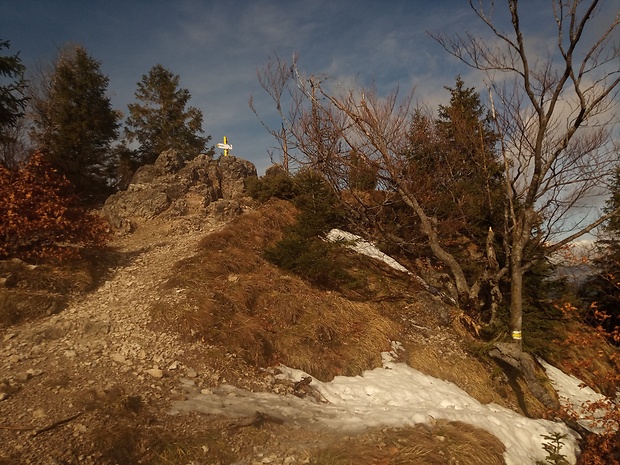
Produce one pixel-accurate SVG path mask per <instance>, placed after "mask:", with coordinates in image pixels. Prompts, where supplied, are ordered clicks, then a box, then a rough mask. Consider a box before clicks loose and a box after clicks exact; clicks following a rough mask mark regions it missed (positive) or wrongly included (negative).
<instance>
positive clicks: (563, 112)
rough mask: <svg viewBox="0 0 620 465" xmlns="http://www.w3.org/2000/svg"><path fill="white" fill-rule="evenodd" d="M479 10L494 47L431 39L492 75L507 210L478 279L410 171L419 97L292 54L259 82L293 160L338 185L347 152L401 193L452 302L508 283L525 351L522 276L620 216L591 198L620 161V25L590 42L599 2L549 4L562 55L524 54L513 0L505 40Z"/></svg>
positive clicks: (514, 328)
mask: <svg viewBox="0 0 620 465" xmlns="http://www.w3.org/2000/svg"><path fill="white" fill-rule="evenodd" d="M483 3H484V2H481V3H480V4H474V2H473V1H471V2H470V5H471V7H472V9H473V11H474V12H475V13H476V14H477V15H478V17H479V18H480V19H481V20H482V22H483V23H484V24H485V25H486V26H488V28H489V30H490V31H491V33H492V35H494V36H495V39H496V40H489V39H485V40H483V39H482V38H479V37H476V36H473V35H466V36H465V37H461V36H458V35H457V36H454V37H452V38H448V37H445V36H436V39H437V40H438V41H439V42H440V43H441V44H442V45H443V46H444V47H445V48H446V49H447V50H448V51H449V52H450V53H452V54H454V55H455V56H457V57H459V58H460V59H462V60H463V61H464V62H465V63H467V64H469V65H470V66H473V67H475V68H477V69H480V70H482V71H485V72H487V79H486V82H487V83H488V85H489V88H490V91H491V102H490V103H491V104H492V108H493V111H494V116H495V118H494V119H495V123H496V125H497V132H498V133H499V135H500V139H501V144H502V156H503V165H504V171H505V173H504V179H505V197H506V202H505V205H506V215H505V225H503V226H500V229H501V230H500V231H499V232H501V236H502V238H503V241H504V250H503V256H504V257H505V259H504V260H503V262H502V263H501V264H500V263H498V261H497V259H496V251H495V250H494V247H493V245H494V234H495V233H496V231H493V230H492V229H490V230H489V232H488V237H487V240H486V244H481V245H482V247H483V248H484V251H483V252H482V257H481V259H480V260H481V265H482V270H481V272H479V273H478V274H477V275H475V276H467V274H466V273H465V271H464V265H465V264H464V263H463V262H462V260H461V261H459V258H458V257H456V256H455V255H454V254H453V253H452V252H451V251H450V250H449V249H448V248H447V247H446V246H445V244H444V243H443V242H442V240H441V237H440V235H439V233H438V228H437V221H436V219H435V218H434V217H433V212H432V211H430V210H428V208H427V207H426V205H425V202H424V201H423V199H422V197H420V195H421V193H420V192H419V191H418V190H416V188H415V182H416V180H415V177H416V175H418V174H419V173H413V172H410V171H411V163H410V160H409V159H408V158H407V155H406V144H407V138H406V134H407V130H408V129H409V126H410V123H411V117H412V114H413V111H412V110H413V108H412V93H406V94H405V95H400V93H399V91H398V89H397V90H395V91H394V92H392V93H391V94H389V95H387V96H386V97H383V98H381V97H379V96H378V95H377V93H376V92H375V90H374V89H373V88H370V89H342V88H340V87H338V86H337V85H336V86H332V87H330V84H331V83H329V82H326V81H325V80H324V79H318V78H316V77H312V76H311V77H303V76H302V75H301V73H300V72H299V71H298V69H297V66H296V58H295V59H294V60H293V62H292V64H291V65H284V64H283V63H282V62H280V61H277V62H276V66H273V65H272V66H268V67H267V68H265V70H263V71H264V74H263V75H262V76H261V75H260V74H259V79H260V81H261V84H262V85H263V87H264V88H265V90H267V91H268V92H269V94H270V95H271V96H272V98H273V99H274V101H275V102H276V106H277V109H278V112H279V114H280V116H281V117H282V121H283V122H284V125H283V128H285V130H282V131H279V130H278V131H276V132H272V134H274V135H275V136H276V137H280V138H282V137H283V134H285V135H286V138H287V139H286V141H287V143H286V146H287V147H288V156H289V157H291V156H293V157H295V156H296V157H297V158H296V159H297V160H299V161H300V162H302V163H303V162H305V163H310V164H313V165H315V166H320V169H321V171H322V172H323V173H326V177H328V179H330V181H331V182H332V185H334V186H335V188H338V186H340V185H342V183H343V179H344V177H343V172H344V171H346V170H347V167H349V166H350V165H351V159H350V154H351V153H352V152H353V153H355V156H356V157H357V158H359V157H362V159H363V161H364V162H365V163H367V164H368V165H369V166H372V167H375V168H376V170H377V173H378V179H379V182H380V185H381V186H380V187H381V189H382V190H384V191H392V192H395V193H397V194H398V196H399V198H400V199H401V200H402V201H403V202H404V203H405V204H406V205H407V206H408V207H409V208H410V209H411V210H412V212H413V213H414V214H415V216H416V218H417V219H418V223H419V225H420V229H421V231H422V232H423V234H424V235H425V237H426V238H427V243H428V246H429V247H430V249H431V250H432V253H433V254H434V256H435V258H436V259H438V260H439V261H440V262H442V263H443V264H444V265H445V267H446V268H447V269H448V270H449V273H450V275H451V277H452V282H453V285H454V288H455V292H454V294H453V297H454V298H455V300H456V301H458V303H459V304H460V305H462V304H465V303H466V302H470V301H472V300H479V299H480V295H479V293H480V291H481V289H482V288H483V284H487V285H488V286H490V287H491V289H492V291H491V296H492V298H494V299H499V298H501V294H500V293H499V292H498V283H499V281H500V280H501V279H502V278H504V277H505V276H509V277H510V282H511V297H510V298H511V302H510V309H511V310H510V312H511V322H510V329H511V332H512V336H513V339H514V340H515V341H517V342H519V344H517V349H519V350H520V347H521V345H520V341H521V329H522V307H523V274H524V273H525V272H526V271H527V270H528V269H529V268H530V267H532V265H534V264H535V263H537V261H539V260H541V259H542V258H544V257H545V256H549V255H550V254H553V253H554V252H555V251H557V250H558V249H560V248H561V247H563V246H564V245H566V244H568V243H569V242H571V241H573V240H575V239H576V238H578V237H580V236H582V235H584V234H586V233H588V232H590V231H592V230H593V229H594V228H596V227H597V226H599V225H600V224H602V223H603V222H604V221H606V219H608V218H609V217H611V216H613V215H618V213H619V212H618V211H617V210H616V211H612V212H608V213H606V214H603V213H601V212H598V211H595V210H596V209H595V208H594V206H595V205H594V204H593V203H592V199H593V197H594V196H596V195H599V194H600V193H602V192H603V191H604V190H605V188H606V183H607V181H608V179H609V175H610V174H611V173H612V170H613V168H614V166H615V165H616V164H617V162H618V144H617V142H616V141H614V140H613V137H614V136H615V137H617V132H614V131H615V128H616V127H617V122H618V121H617V117H616V115H615V114H614V112H613V108H614V106H615V105H616V104H617V93H618V87H619V85H618V84H619V79H620V77H619V75H620V72H619V71H618V68H617V64H616V63H617V59H618V50H619V49H618V46H617V44H614V43H613V42H612V41H613V38H614V35H613V34H614V32H615V31H616V30H617V26H618V21H619V19H618V17H617V16H616V17H615V18H611V20H610V24H609V25H608V26H606V27H604V28H603V29H600V27H599V28H598V29H597V31H599V32H598V33H597V34H596V35H595V36H593V32H592V31H589V30H587V28H586V26H587V25H589V24H590V23H591V21H592V19H593V18H594V16H595V13H597V11H598V4H599V3H600V2H599V1H598V0H591V1H590V2H589V3H588V4H587V5H585V4H584V2H582V1H579V0H574V1H570V2H566V1H559V0H553V2H552V4H553V6H554V8H553V12H554V17H553V19H552V20H553V23H554V24H556V25H557V46H556V48H557V50H555V51H551V50H550V51H549V52H548V54H547V55H546V58H540V55H539V54H538V53H537V51H536V50H529V49H528V45H527V44H528V43H529V41H527V40H526V39H525V37H524V34H523V31H522V27H521V18H520V17H519V9H518V2H517V0H510V1H509V2H508V12H507V13H508V15H509V18H510V21H509V24H510V26H511V29H510V32H509V33H508V32H503V31H502V30H501V29H500V28H499V26H495V25H494V23H493V22H492V20H491V12H490V11H489V12H487V10H484V9H483ZM491 6H493V2H492V1H491ZM595 32H596V31H595ZM586 42H587V43H586ZM543 56H544V55H543ZM273 73H276V74H275V75H274V74H273ZM284 95H286V96H288V97H289V100H288V101H289V103H290V107H288V108H286V107H285V106H284V105H283V99H282V96H284ZM317 121H318V123H317ZM281 145H283V144H281ZM292 154H297V155H292ZM481 188H484V186H481ZM593 215H594V216H593Z"/></svg>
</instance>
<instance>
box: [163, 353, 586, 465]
mask: <svg viewBox="0 0 620 465" xmlns="http://www.w3.org/2000/svg"><path fill="white" fill-rule="evenodd" d="M392 354H393V353H384V354H383V357H384V366H383V367H382V368H376V369H374V370H367V371H365V372H364V373H363V374H362V375H361V376H355V377H346V376H337V377H336V378H334V380H333V381H331V382H329V383H324V382H321V381H319V380H316V379H313V380H312V382H311V386H312V387H314V389H315V390H316V391H317V392H318V393H319V394H320V396H321V397H322V398H323V399H324V400H326V401H327V403H319V402H317V401H316V400H314V399H311V398H309V397H306V398H298V397H295V396H292V395H288V396H282V395H276V394H271V393H255V392H249V391H243V390H241V389H237V388H234V387H231V386H221V387H220V388H217V389H214V390H213V391H210V392H209V391H206V392H205V393H202V394H198V395H194V396H192V397H190V398H188V399H187V400H184V401H179V402H176V403H175V404H174V405H173V408H172V411H171V412H170V413H173V414H176V413H180V412H184V411H185V412H186V411H197V412H202V413H208V414H216V415H217V414H219V415H227V416H230V417H243V416H251V415H253V414H254V413H255V412H256V411H260V412H261V413H267V414H269V415H272V416H274V417H277V418H281V419H283V420H284V421H285V422H287V423H289V424H292V425H299V426H305V427H310V428H320V429H325V428H333V429H335V430H338V431H340V432H344V433H350V434H354V433H359V432H362V431H363V430H365V429H367V428H373V427H380V426H381V427H394V428H398V427H403V426H411V425H414V424H417V423H426V424H433V423H434V422H435V421H436V420H439V419H444V420H448V421H461V422H464V423H468V424H471V425H475V426H477V427H479V428H482V429H484V430H486V431H488V432H490V433H491V434H493V435H495V436H496V437H497V438H498V439H499V440H500V441H502V443H503V444H504V445H505V447H506V452H505V454H504V457H505V460H506V463H507V465H529V464H532V465H533V464H535V463H536V461H537V460H541V461H544V459H545V457H546V455H547V453H546V452H545V451H544V449H543V443H544V442H545V439H544V438H543V437H542V436H543V435H548V434H550V433H553V432H558V433H560V434H566V435H567V438H566V439H565V440H564V443H565V447H564V448H563V450H562V453H563V454H564V455H565V456H566V458H567V460H568V461H569V463H571V464H574V463H575V462H576V456H575V452H576V444H575V438H576V436H575V434H574V433H573V432H572V431H571V430H569V429H568V428H567V427H566V426H565V425H564V424H562V423H554V422H551V421H548V420H533V419H530V418H527V417H524V416H522V415H520V414H518V413H516V412H513V411H512V410H509V409H506V408H504V407H501V406H499V405H496V404H487V405H484V404H481V403H480V402H478V401H477V400H476V399H474V398H472V397H470V396H469V395H468V394H467V393H466V392H465V391H463V390H461V389H460V388H459V387H457V386H456V385H455V384H453V383H450V382H447V381H443V380H441V379H438V378H434V377H432V376H428V375H425V374H423V373H421V372H419V371H417V370H415V369H413V368H411V367H409V366H408V365H406V364H404V363H396V362H395V361H394V360H393V358H392ZM280 369H281V372H282V373H281V374H280V375H278V376H279V377H280V378H284V379H288V380H290V381H301V380H302V379H303V378H305V377H308V376H310V375H308V374H307V373H304V372H303V371H300V370H296V369H293V368H288V367H285V366H281V367H280Z"/></svg>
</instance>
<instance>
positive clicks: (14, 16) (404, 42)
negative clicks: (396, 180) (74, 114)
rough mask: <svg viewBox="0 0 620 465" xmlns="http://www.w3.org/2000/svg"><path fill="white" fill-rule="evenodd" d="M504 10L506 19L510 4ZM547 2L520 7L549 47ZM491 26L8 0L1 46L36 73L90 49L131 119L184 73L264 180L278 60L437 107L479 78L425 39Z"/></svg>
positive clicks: (443, 19)
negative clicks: (265, 70) (269, 80)
mask: <svg viewBox="0 0 620 465" xmlns="http://www.w3.org/2000/svg"><path fill="white" fill-rule="evenodd" d="M497 3H498V4H501V5H500V6H498V8H497V12H496V14H497V15H499V13H500V10H505V8H504V5H503V3H504V2H503V1H500V2H497ZM607 3H608V4H609V3H613V2H609V1H608V2H607ZM545 4H546V3H543V2H541V1H540V0H522V1H521V2H520V5H521V8H522V12H521V15H522V23H523V25H524V28H525V29H526V31H527V32H528V37H529V38H530V39H529V40H530V43H532V44H535V46H537V47H541V51H543V50H544V46H545V45H548V44H549V43H551V42H549V41H550V40H551V41H552V39H553V26H554V24H553V17H552V16H550V10H549V9H548V8H545V7H542V6H541V5H545ZM612 8H613V6H612ZM499 16H500V17H501V15H499ZM503 16H504V17H505V12H504V15H503ZM483 30H484V28H483V26H482V23H481V21H480V20H479V19H478V18H476V16H475V15H474V13H473V12H472V10H471V9H470V7H469V4H468V2H467V1H466V0H434V1H428V0H381V1H380V0H374V1H373V0H226V1H223V0H220V1H216V0H131V1H128V0H87V1H85V0H0V39H2V40H9V41H10V42H11V48H10V49H9V53H15V52H19V53H20V57H21V59H22V62H23V64H24V65H25V66H26V67H27V69H29V70H31V71H33V70H35V69H36V68H37V67H40V66H41V65H43V64H49V63H52V62H53V61H54V59H55V57H56V55H57V52H58V50H59V49H60V48H62V47H63V46H64V45H66V44H69V43H74V44H79V45H82V46H84V47H85V48H86V50H87V52H88V53H89V54H90V56H91V57H92V58H94V59H95V60H97V61H99V62H100V63H101V71H102V72H103V73H104V74H105V75H106V76H108V78H109V80H110V81H109V85H108V94H109V96H110V98H111V101H112V105H113V107H114V108H115V109H117V110H120V111H121V112H123V113H124V115H125V116H126V115H127V105H128V104H129V103H133V102H134V101H135V98H134V96H135V91H136V88H137V83H138V82H139V81H140V80H141V79H142V76H144V75H146V74H147V73H148V72H149V70H150V69H151V68H152V67H153V66H155V65H157V64H161V65H163V66H164V67H165V68H167V69H168V70H169V71H171V72H173V73H174V74H176V75H178V76H180V86H181V87H182V88H186V89H188V90H189V92H190V94H191V96H192V98H191V100H190V102H189V105H191V106H195V107H197V108H199V109H200V110H201V111H202V113H203V116H204V122H203V129H204V130H205V133H206V134H208V135H211V136H212V137H213V140H212V143H213V144H215V143H217V142H221V141H222V138H223V136H227V137H228V141H229V143H230V144H232V145H233V150H232V151H231V154H232V155H235V156H238V157H240V158H244V159H246V160H250V161H252V162H253V163H254V164H255V165H256V167H257V169H258V171H259V174H262V173H263V172H264V170H265V168H267V167H268V166H269V165H270V164H271V163H270V160H269V151H270V150H271V149H272V148H273V147H274V146H275V145H276V143H275V140H274V139H273V138H272V136H270V135H269V133H268V132H267V131H266V129H265V128H264V127H263V126H262V125H261V124H260V122H259V120H258V119H257V117H256V116H255V115H254V114H253V113H252V111H251V110H250V108H249V105H248V100H249V98H250V96H253V98H254V100H255V103H256V107H257V110H258V111H259V113H260V114H261V116H262V117H263V118H264V119H265V121H267V122H268V123H269V124H270V125H272V127H274V126H273V125H274V124H275V127H279V122H278V121H277V120H276V119H274V116H275V108H274V105H273V104H272V103H271V102H270V100H269V99H268V96H267V94H266V93H265V92H264V90H262V89H261V88H260V86H259V83H258V79H257V75H256V71H257V69H258V68H260V67H262V66H264V65H265V64H266V62H267V60H268V57H269V56H270V55H271V56H273V55H274V54H277V55H278V56H280V57H281V58H283V59H286V60H288V59H290V57H291V56H292V54H293V53H297V54H298V55H299V57H300V58H299V65H300V68H301V69H302V71H305V72H306V73H307V74H322V75H325V76H327V77H329V78H330V79H332V80H334V81H335V82H338V83H346V84H351V83H356V84H361V85H367V84H369V83H374V84H375V85H376V88H377V90H378V92H379V93H380V94H381V93H386V92H388V91H389V90H392V89H394V88H395V87H396V86H399V88H400V89H401V91H403V92H407V91H408V90H410V89H411V88H412V87H415V89H416V92H415V98H416V101H417V103H419V104H420V105H425V106H428V107H430V108H434V109H436V108H437V105H438V104H440V103H447V100H448V99H449V93H448V91H447V90H446V89H444V86H451V85H453V84H454V82H455V79H456V76H457V75H461V76H462V77H463V79H464V80H465V84H466V85H468V86H476V87H477V88H478V89H479V88H480V86H481V79H482V76H481V75H480V74H479V73H478V72H477V71H474V70H472V69H470V68H468V67H466V66H465V65H464V64H462V63H461V62H459V61H458V60H457V59H455V58H453V57H451V56H450V55H449V54H448V53H447V52H445V50H443V48H441V46H440V45H439V44H438V43H437V42H436V41H435V40H434V39H432V38H431V37H430V36H429V34H428V33H429V32H431V33H446V34H453V33H461V34H462V33H464V32H466V31H471V32H474V33H478V32H482V31H483Z"/></svg>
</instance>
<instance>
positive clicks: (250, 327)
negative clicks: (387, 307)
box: [153, 201, 400, 380]
mask: <svg viewBox="0 0 620 465" xmlns="http://www.w3.org/2000/svg"><path fill="white" fill-rule="evenodd" d="M296 214H297V213H296V211H295V209H294V208H293V207H292V205H291V204H289V203H287V202H283V201H274V202H271V203H269V204H267V205H265V206H264V207H262V208H261V209H259V210H257V211H254V212H250V213H247V214H245V215H243V216H241V217H240V218H238V219H237V220H235V221H233V222H232V223H230V224H228V225H227V227H226V228H225V229H224V230H221V231H219V232H216V233H214V234H211V235H209V236H207V237H206V238H205V239H204V240H203V241H202V244H201V247H202V248H201V251H200V252H199V253H198V254H197V255H196V256H194V257H192V258H190V259H187V260H183V261H181V262H179V263H178V264H177V265H176V266H175V270H174V277H173V278H171V279H170V280H169V282H168V283H167V287H168V288H171V289H179V288H181V289H184V290H185V291H184V294H185V295H186V296H188V301H187V302H188V304H187V307H186V308H185V309H179V308H176V309H173V307H172V306H169V307H164V308H162V307H161V304H160V306H159V308H154V309H153V314H154V315H155V316H156V317H159V319H160V321H164V322H168V323H170V322H174V324H175V325H176V326H177V327H178V328H179V329H180V330H181V331H182V332H183V333H184V334H186V335H188V336H190V335H191V336H193V337H197V338H200V339H203V340H204V341H205V342H207V343H209V344H213V345H217V346H223V347H226V348H227V350H229V351H232V352H235V353H237V355H239V356H241V357H242V358H243V359H244V360H245V361H247V362H248V363H251V364H253V365H257V366H267V365H273V364H274V363H285V364H287V365H291V366H294V367H296V368H299V369H302V370H304V371H306V372H308V373H310V374H312V375H313V376H316V377H317V378H319V379H322V380H329V379H331V378H333V377H334V376H336V375H355V374H359V373H361V372H362V371H363V370H365V369H368V368H371V367H376V366H379V365H380V363H381V360H380V353H381V351H384V350H387V349H389V347H390V340H391V339H393V338H396V337H397V336H398V334H399V329H400V328H399V325H397V324H396V323H394V322H393V321H392V320H390V319H389V318H387V317H385V316H384V315H382V314H381V312H380V311H381V305H378V304H370V303H365V302H359V301H352V300H349V299H347V298H345V297H343V296H342V295H340V294H339V293H335V292H325V291H321V290H318V289H316V288H314V287H312V286H311V285H309V284H308V283H306V282H304V281H303V280H301V279H300V278H298V277H296V276H292V275H287V274H284V273H283V272H282V271H280V270H279V269H278V268H276V267H274V266H273V265H271V264H269V263H268V262H267V261H266V260H264V259H263V258H262V250H264V248H265V247H267V246H269V245H270V244H272V243H273V242H274V241H276V240H278V239H279V238H280V237H282V231H283V230H284V229H285V227H286V226H288V225H290V224H292V223H293V222H294V220H295V217H296Z"/></svg>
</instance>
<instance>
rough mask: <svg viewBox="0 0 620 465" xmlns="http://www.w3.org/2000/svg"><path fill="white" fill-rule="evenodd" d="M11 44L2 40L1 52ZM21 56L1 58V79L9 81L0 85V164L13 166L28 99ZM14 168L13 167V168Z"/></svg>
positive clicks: (0, 43) (0, 44)
mask: <svg viewBox="0 0 620 465" xmlns="http://www.w3.org/2000/svg"><path fill="white" fill-rule="evenodd" d="M9 47H10V42H9V41H8V40H5V41H3V40H0V50H2V49H5V48H6V49H8V48H9ZM25 70H26V68H25V66H24V65H23V64H22V62H21V60H20V58H19V54H15V55H8V56H0V77H2V78H3V79H4V80H8V82H7V83H6V84H3V85H0V164H2V165H4V166H11V165H13V164H14V157H13V156H12V153H11V152H12V150H11V149H12V148H13V146H14V144H15V143H16V139H17V137H16V136H15V130H16V128H17V126H18V124H19V121H20V119H21V118H22V116H23V114H24V109H25V107H26V102H27V100H28V99H27V97H26V95H25V93H26V87H27V84H26V81H25V80H24V72H25ZM11 167H13V166H11Z"/></svg>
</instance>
